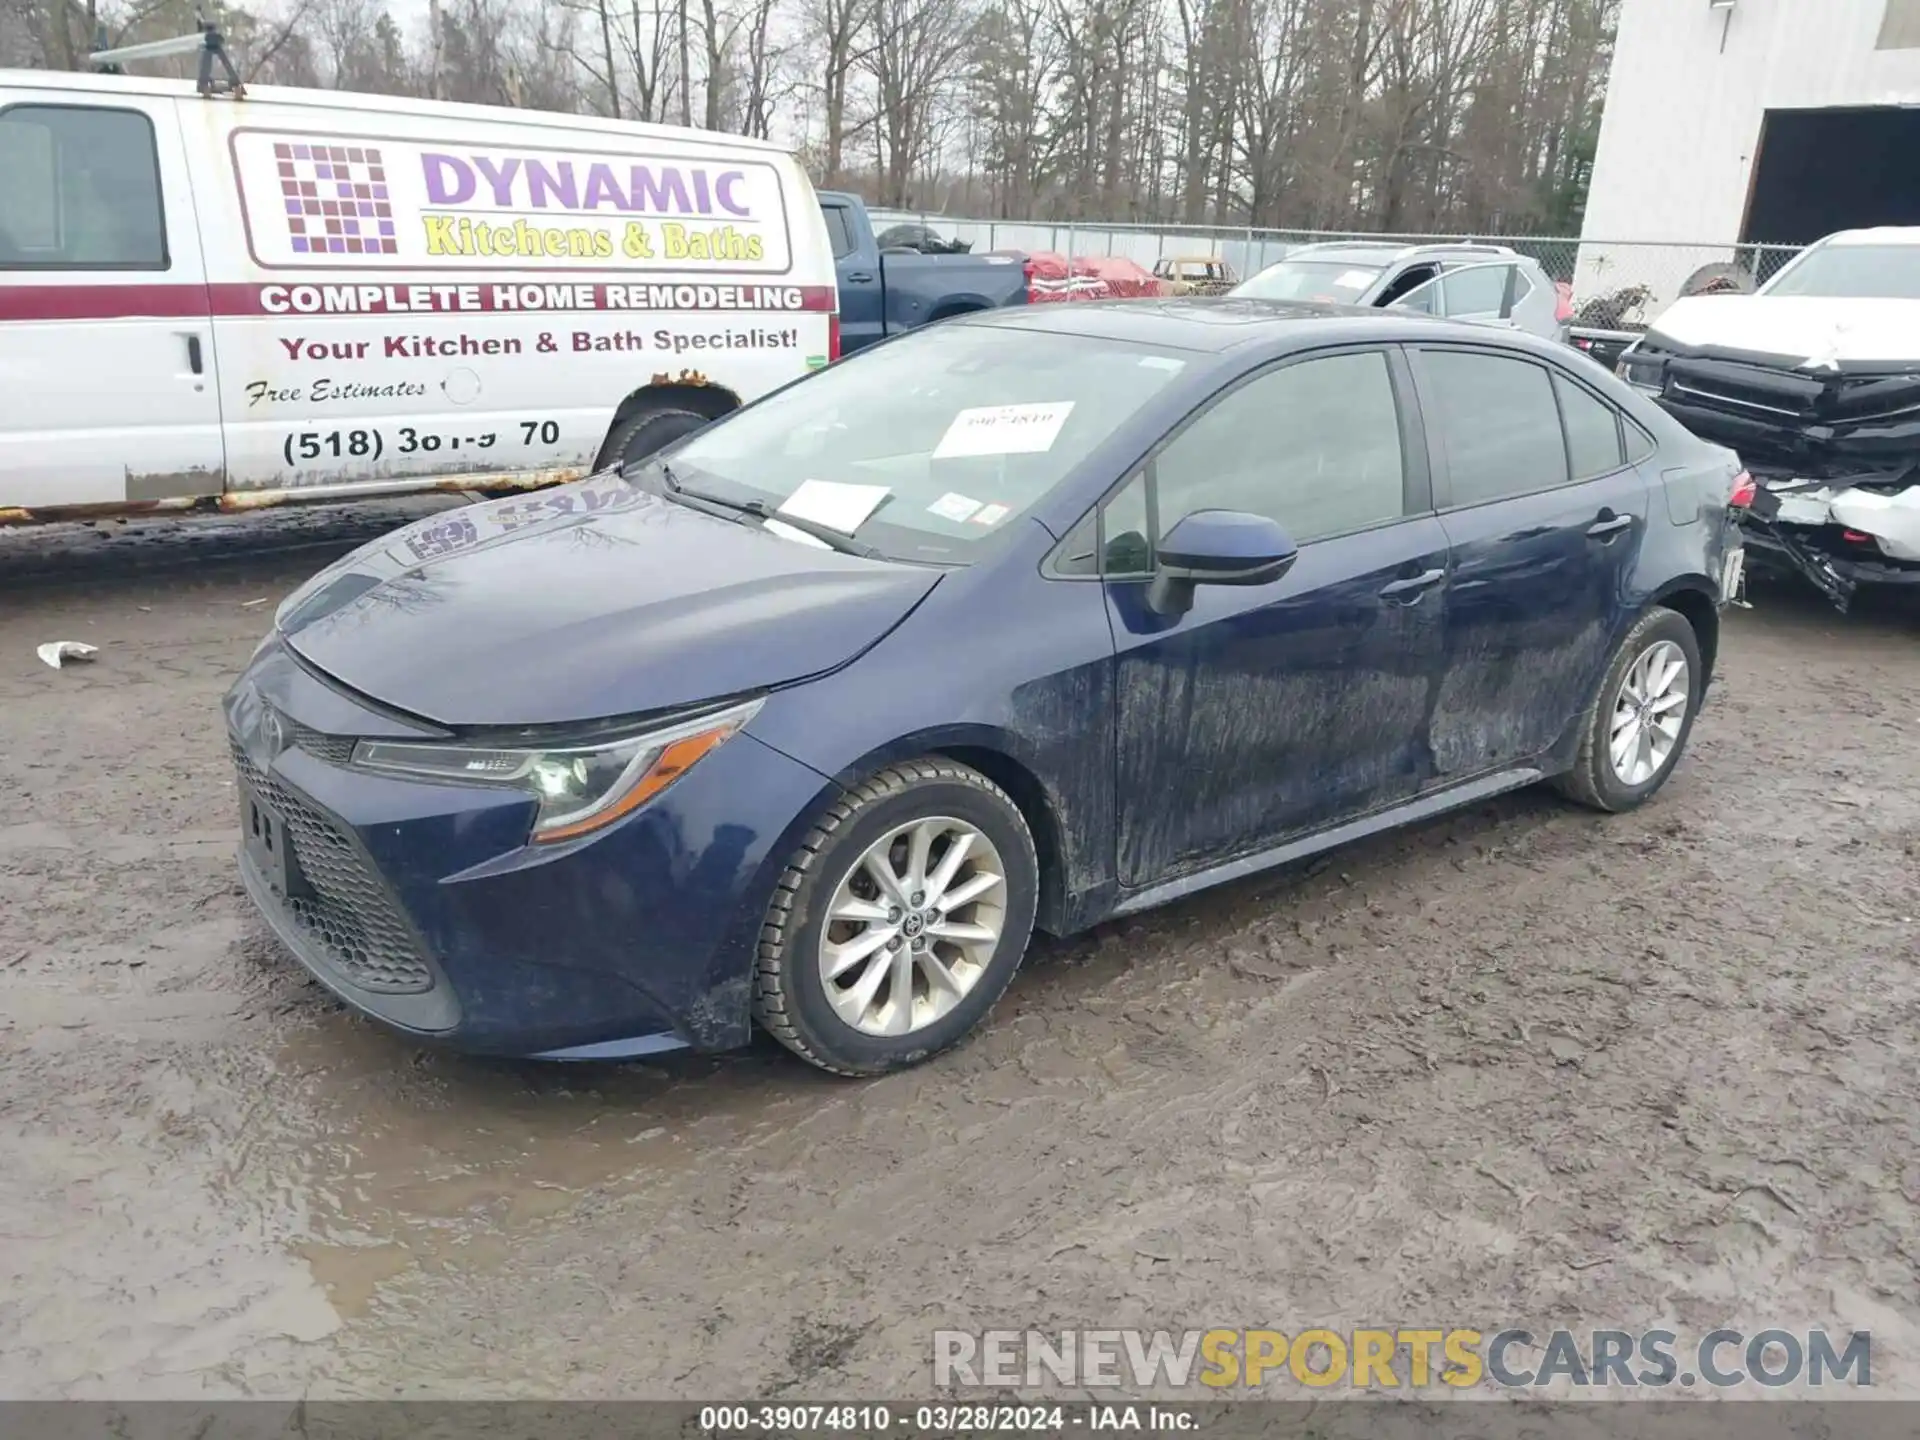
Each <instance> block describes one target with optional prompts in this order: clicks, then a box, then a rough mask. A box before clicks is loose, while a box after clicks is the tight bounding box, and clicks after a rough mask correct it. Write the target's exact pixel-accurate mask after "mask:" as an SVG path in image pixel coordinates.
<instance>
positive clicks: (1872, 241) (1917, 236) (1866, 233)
mask: <svg viewBox="0 0 1920 1440" xmlns="http://www.w3.org/2000/svg"><path fill="white" fill-rule="evenodd" d="M1816 243H1818V244H1821V245H1920V225H1875V226H1872V227H1870V228H1868V229H1864V230H1841V231H1837V232H1836V233H1834V234H1832V235H1829V236H1827V237H1826V238H1825V239H1823V240H1820V241H1818V242H1816Z"/></svg>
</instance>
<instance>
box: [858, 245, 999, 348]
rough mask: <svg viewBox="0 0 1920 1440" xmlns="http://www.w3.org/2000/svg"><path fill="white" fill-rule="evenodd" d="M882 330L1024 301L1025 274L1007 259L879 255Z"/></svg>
mask: <svg viewBox="0 0 1920 1440" xmlns="http://www.w3.org/2000/svg"><path fill="white" fill-rule="evenodd" d="M880 267H881V271H882V273H883V274H884V276H885V279H886V290H887V330H888V332H889V333H891V332H892V331H895V330H907V329H911V328H912V327H913V326H915V325H924V324H926V323H927V322H928V321H929V320H938V319H942V318H944V317H945V316H948V315H957V314H962V313H964V312H966V311H970V310H995V309H998V308H999V307H1000V306H1002V305H1024V304H1026V303H1027V275H1026V270H1025V269H1024V268H1023V267H1022V266H1021V264H1020V262H1019V261H1017V260H1015V259H1014V258H1013V257H1012V256H1010V255H978V256H975V255H882V256H881V257H880Z"/></svg>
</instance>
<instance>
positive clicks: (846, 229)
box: [820, 205, 858, 260]
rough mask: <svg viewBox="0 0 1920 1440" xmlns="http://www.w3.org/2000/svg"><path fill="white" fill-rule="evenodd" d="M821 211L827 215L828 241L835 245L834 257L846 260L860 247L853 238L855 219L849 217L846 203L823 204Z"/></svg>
mask: <svg viewBox="0 0 1920 1440" xmlns="http://www.w3.org/2000/svg"><path fill="white" fill-rule="evenodd" d="M820 213H821V214H823V215H824V216H826V217H827V243H828V244H829V245H831V246H832V247H833V258H834V259H836V260H844V259H846V258H847V256H849V255H851V254H853V252H854V250H855V249H856V248H858V247H856V246H855V244H854V240H853V221H852V220H851V219H850V218H848V215H847V207H846V206H844V205H822V206H821V207H820Z"/></svg>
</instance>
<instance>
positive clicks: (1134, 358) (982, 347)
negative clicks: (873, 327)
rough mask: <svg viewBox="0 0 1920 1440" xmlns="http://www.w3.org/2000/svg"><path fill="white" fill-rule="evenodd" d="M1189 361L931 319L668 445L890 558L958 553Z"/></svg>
mask: <svg viewBox="0 0 1920 1440" xmlns="http://www.w3.org/2000/svg"><path fill="white" fill-rule="evenodd" d="M1185 363H1186V362H1185V361H1184V360H1183V359H1181V358H1180V357H1178V356H1176V355H1167V354H1162V353H1160V352H1159V351H1157V350H1155V349H1153V348H1151V347H1148V346H1140V345H1132V344H1125V343H1121V342H1117V341H1113V340H1105V339H1091V338H1088V337H1085V336H1079V335H1060V334H1054V333H1050V332H1046V331H1037V330H1030V329H1026V328H1024V327H1020V328H1015V327H1011V326H997V325H967V324H947V325H939V326H935V327H932V328H929V329H926V330H919V331H915V332H913V333H911V334H909V335H906V336H903V337H902V338H900V339H899V340H895V341H892V342H890V343H888V344H887V345H884V346H880V347H876V348H875V349H873V350H871V351H868V352H866V353H864V354H860V355H855V356H853V357H851V358H849V359H847V360H843V361H841V362H839V363H838V364H835V365H831V366H829V367H828V368H826V369H825V370H822V371H820V372H818V373H817V374H814V375H811V376H809V377H808V378H807V379H805V380H802V381H800V382H799V383H797V384H794V385H790V386H788V387H787V388H786V389H784V390H781V391H779V392H777V393H776V394H774V395H771V396H769V397H768V398H767V399H765V400H763V401H761V402H760V403H759V404H757V405H754V406H751V407H750V408H748V409H746V410H742V411H740V412H739V413H738V414H736V415H733V416H730V417H728V418H727V419H726V420H724V421H722V422H720V423H719V424H717V425H714V426H712V427H711V428H709V429H707V430H703V431H701V432H699V433H697V434H696V435H694V436H692V437H691V438H690V439H688V440H687V441H685V442H684V443H683V444H682V445H680V446H679V447H677V448H675V449H673V450H672V451H670V452H669V453H667V454H666V456H665V457H664V458H665V460H666V463H667V464H668V465H669V466H670V467H671V468H672V471H673V476H674V478H675V480H676V481H677V482H678V483H679V484H680V485H682V486H683V487H685V488H687V489H689V490H697V491H703V492H706V493H708V494H711V495H714V496H717V497H721V498H724V499H726V500H729V501H733V502H735V503H752V502H754V501H758V502H760V503H762V504H764V505H765V506H767V507H768V508H769V509H772V510H776V511H782V512H784V513H787V514H790V515H795V516H797V517H799V518H800V519H802V520H808V521H813V522H816V523H818V524H825V525H827V526H829V527H831V528H832V529H834V530H838V531H841V532H843V533H857V534H858V535H859V538H860V539H861V540H862V541H863V542H865V543H867V544H870V545H873V546H875V547H877V548H878V549H880V550H881V551H882V552H883V553H885V554H887V555H889V556H893V557H895V558H899V559H904V560H918V561H925V562H930V563H935V564H964V563H966V562H967V560H968V559H969V556H970V554H971V552H972V551H973V550H974V549H975V547H977V546H978V545H979V544H980V543H981V542H982V541H984V540H987V539H989V538H991V537H992V536H994V535H996V534H999V533H1000V532H1002V531H1004V530H1005V529H1006V528H1007V527H1008V526H1009V525H1011V524H1012V523H1013V522H1014V520H1015V519H1016V518H1017V517H1018V516H1019V515H1020V514H1021V513H1022V512H1023V511H1025V510H1027V509H1028V508H1029V507H1031V506H1032V505H1033V504H1034V503H1035V502H1036V501H1038V500H1039V499H1040V498H1041V497H1042V496H1044V495H1045V494H1046V493H1047V492H1048V491H1049V490H1051V489H1053V487H1054V486H1055V485H1057V484H1058V483H1059V482H1060V481H1061V479H1062V478H1063V477H1064V476H1065V475H1066V474H1067V472H1068V471H1069V470H1070V469H1072V467H1073V466H1074V465H1075V464H1077V463H1078V462H1079V461H1080V460H1082V459H1084V458H1085V457H1086V455H1087V454H1088V453H1089V452H1090V451H1091V450H1092V449H1093V447H1094V446H1096V445H1097V444H1099V443H1100V441H1101V440H1103V439H1105V438H1106V437H1107V436H1108V435H1109V434H1111V433H1112V432H1113V430H1114V429H1115V427H1117V426H1118V425H1120V424H1121V423H1122V422H1123V421H1125V420H1126V419H1127V418H1128V417H1129V416H1131V415H1133V414H1134V413H1135V412H1136V411H1138V410H1139V408H1140V407H1141V406H1142V405H1143V404H1144V403H1146V401H1147V400H1148V399H1149V398H1150V397H1151V396H1152V395H1153V394H1154V393H1155V392H1156V391H1158V390H1159V389H1160V388H1161V387H1163V386H1164V385H1166V384H1167V382H1168V381H1169V380H1171V379H1173V377H1174V376H1176V375H1177V374H1178V373H1179V372H1180V370H1181V369H1182V368H1183V367H1184V365H1185ZM789 538H799V536H798V532H795V533H794V534H793V535H790V536H789Z"/></svg>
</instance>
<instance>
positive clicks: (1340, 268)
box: [1233, 260, 1382, 305]
mask: <svg viewBox="0 0 1920 1440" xmlns="http://www.w3.org/2000/svg"><path fill="white" fill-rule="evenodd" d="M1381 269H1382V267H1381V266H1378V265H1367V264H1364V263H1362V264H1358V265H1356V264H1353V263H1352V262H1351V261H1345V260H1282V261H1281V262H1280V263H1279V264H1278V265H1272V266H1269V267H1268V268H1267V269H1265V270H1262V271H1261V272H1260V273H1259V274H1258V275H1256V276H1254V277H1253V278H1252V279H1251V280H1249V281H1247V282H1246V283H1245V284H1243V285H1241V286H1240V288H1239V289H1237V290H1235V291H1234V292H1233V293H1234V294H1236V295H1242V296H1245V297H1246V298H1248V299H1250V300H1330V301H1332V302H1334V303H1335V304H1339V305H1351V304H1353V302H1354V301H1356V300H1358V299H1359V298H1360V297H1361V296H1362V295H1364V294H1366V293H1367V291H1368V290H1369V289H1370V288H1371V287H1372V285H1373V282H1374V281H1376V280H1378V279H1379V278H1380V271H1381Z"/></svg>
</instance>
